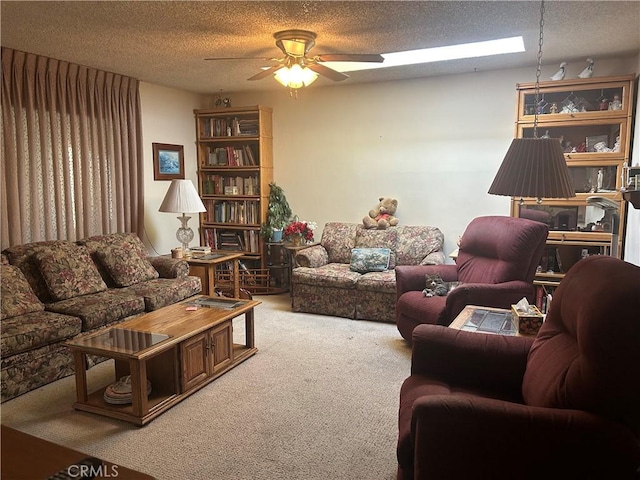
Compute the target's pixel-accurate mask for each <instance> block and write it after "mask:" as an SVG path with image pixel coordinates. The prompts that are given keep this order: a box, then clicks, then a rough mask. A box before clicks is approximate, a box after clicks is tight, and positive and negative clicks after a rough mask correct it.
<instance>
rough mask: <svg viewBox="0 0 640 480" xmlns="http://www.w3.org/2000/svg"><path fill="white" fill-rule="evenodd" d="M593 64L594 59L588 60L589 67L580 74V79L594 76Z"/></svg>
mask: <svg viewBox="0 0 640 480" xmlns="http://www.w3.org/2000/svg"><path fill="white" fill-rule="evenodd" d="M593 64H594V62H593V59H592V58H587V66H586V68H585V69H584V70H583V71H582V72H580V74H579V75H578V78H591V77H592V76H593Z"/></svg>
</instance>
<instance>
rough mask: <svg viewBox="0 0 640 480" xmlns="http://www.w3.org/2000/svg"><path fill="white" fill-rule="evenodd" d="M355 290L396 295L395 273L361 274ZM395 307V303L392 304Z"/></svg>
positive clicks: (390, 271) (388, 271)
mask: <svg viewBox="0 0 640 480" xmlns="http://www.w3.org/2000/svg"><path fill="white" fill-rule="evenodd" d="M356 290H359V291H363V292H378V293H392V294H393V295H395V294H396V272H395V270H387V271H385V272H368V273H365V274H363V275H362V276H361V277H360V278H359V279H358V283H357V284H356ZM393 303H394V305H395V302H393Z"/></svg>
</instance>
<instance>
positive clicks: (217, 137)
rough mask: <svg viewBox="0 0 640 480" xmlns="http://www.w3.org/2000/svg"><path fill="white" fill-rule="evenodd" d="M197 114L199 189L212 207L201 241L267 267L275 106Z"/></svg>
mask: <svg viewBox="0 0 640 480" xmlns="http://www.w3.org/2000/svg"><path fill="white" fill-rule="evenodd" d="M194 115H195V120H196V136H197V141H196V143H197V156H198V192H199V193H200V197H201V198H202V202H203V203H204V205H205V207H206V208H207V211H206V212H204V213H201V214H200V244H201V245H208V246H210V247H211V249H212V250H213V251H214V252H221V253H236V252H237V253H241V254H242V257H241V259H240V261H241V262H242V264H243V265H244V266H246V268H248V269H252V270H254V271H261V270H265V269H266V255H265V245H264V241H263V239H262V238H261V236H260V225H261V224H262V223H263V222H264V221H265V220H266V215H267V206H268V196H269V183H271V182H272V181H273V136H272V120H271V117H272V110H271V108H269V107H265V106H260V105H257V106H248V107H239V108H221V109H208V110H194ZM241 287H242V288H246V287H247V285H241Z"/></svg>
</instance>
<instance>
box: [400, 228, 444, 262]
mask: <svg viewBox="0 0 640 480" xmlns="http://www.w3.org/2000/svg"><path fill="white" fill-rule="evenodd" d="M396 229H397V232H398V240H397V243H396V265H429V264H432V263H434V262H433V261H432V260H431V259H430V257H429V255H430V254H431V253H433V252H439V251H441V250H442V247H443V245H444V235H443V234H442V232H441V231H440V229H439V228H436V227H429V226H424V225H402V226H398V227H396Z"/></svg>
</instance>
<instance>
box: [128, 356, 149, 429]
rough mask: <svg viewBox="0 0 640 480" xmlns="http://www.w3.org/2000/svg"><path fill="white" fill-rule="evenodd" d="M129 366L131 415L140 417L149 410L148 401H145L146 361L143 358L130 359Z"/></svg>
mask: <svg viewBox="0 0 640 480" xmlns="http://www.w3.org/2000/svg"><path fill="white" fill-rule="evenodd" d="M129 367H130V368H131V403H132V409H133V415H135V416H136V417H138V418H142V417H143V416H144V415H146V414H147V413H148V412H149V403H148V401H147V362H145V361H144V360H141V361H136V360H131V361H130V362H129ZM152 388H153V385H152Z"/></svg>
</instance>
